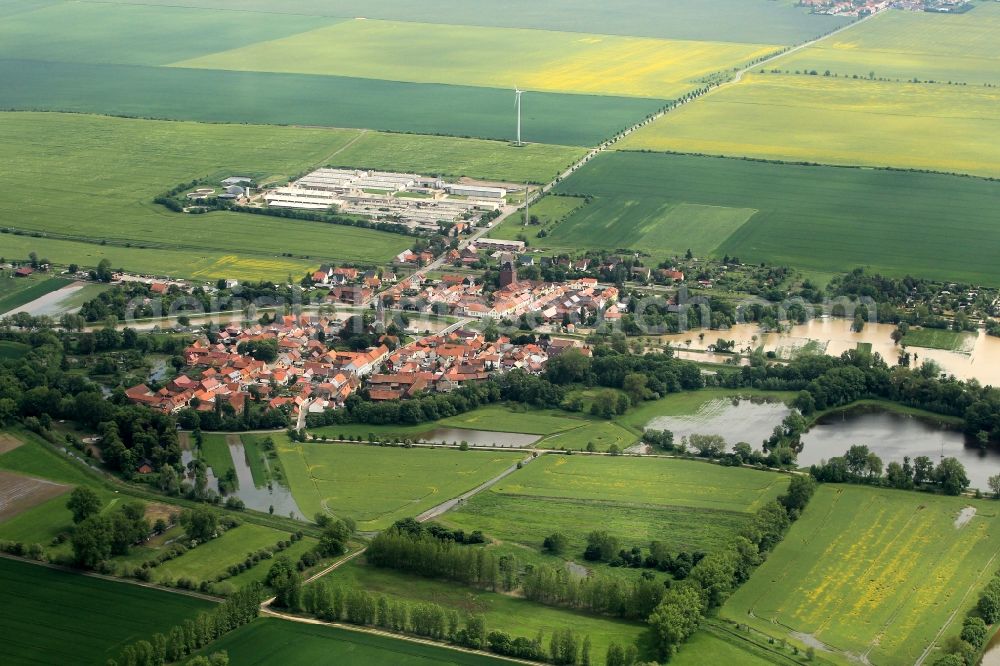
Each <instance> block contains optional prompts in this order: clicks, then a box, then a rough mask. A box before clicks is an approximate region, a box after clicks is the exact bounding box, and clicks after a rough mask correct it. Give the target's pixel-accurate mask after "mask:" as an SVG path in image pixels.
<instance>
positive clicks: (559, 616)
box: [323, 560, 653, 663]
mask: <svg viewBox="0 0 1000 666" xmlns="http://www.w3.org/2000/svg"><path fill="white" fill-rule="evenodd" d="M323 580H325V581H327V582H328V583H331V584H334V585H336V584H338V583H339V584H343V585H346V586H349V587H361V588H364V589H365V590H368V591H369V592H371V593H372V594H374V595H376V596H377V595H383V594H384V595H385V596H386V597H388V598H390V599H400V600H404V601H407V602H410V603H420V602H431V603H435V604H438V605H440V606H444V607H445V608H455V609H457V610H458V611H459V613H466V614H467V613H476V614H480V615H483V616H484V617H485V618H486V631H488V632H489V631H493V630H499V631H504V632H507V633H508V634H510V635H511V636H524V637H526V638H534V637H535V636H536V635H537V634H538V631H539V630H541V631H542V632H544V637H543V643H544V645H545V646H546V647H548V643H549V637H550V636H551V635H552V631H553V630H554V629H561V628H570V629H573V630H574V631H576V632H577V633H579V634H580V635H581V636H583V635H588V636H590V640H591V642H592V651H591V654H592V659H593V660H594V663H602V662H603V660H604V655H605V653H606V652H607V649H608V645H609V644H610V643H611V642H616V643H618V644H619V645H626V644H628V643H633V642H637V643H639V645H640V649H642V650H643V651H644V652H645V653H646V654H647V655H648V656H650V657H652V656H653V655H652V654H650V650H649V640H650V638H651V634H650V631H649V629H648V628H647V627H646V626H644V625H643V624H640V623H634V622H626V621H624V620H618V619H614V618H608V617H595V616H592V615H587V614H586V613H580V612H576V611H571V610H565V609H561V608H553V607H551V606H543V605H541V604H537V603H533V602H531V601H526V600H525V599H521V598H518V597H513V596H508V595H505V594H498V593H496V592H489V591H485V590H476V589H473V588H468V587H464V586H462V585H456V584H454V583H449V582H444V581H436V580H429V579H426V578H419V577H416V576H408V575H406V574H403V573H400V572H398V571H393V570H390V569H377V568H375V567H369V566H367V565H365V564H363V563H361V561H360V560H354V561H352V562H351V563H350V564H348V565H346V566H343V567H340V568H339V569H337V570H336V571H334V572H332V573H331V574H330V575H328V576H326V577H325V578H324V579H323Z"/></svg>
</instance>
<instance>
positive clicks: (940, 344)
mask: <svg viewBox="0 0 1000 666" xmlns="http://www.w3.org/2000/svg"><path fill="white" fill-rule="evenodd" d="M903 342H904V343H905V344H906V345H907V346H909V347H924V348H926V349H944V350H945V351H957V352H971V351H972V348H973V347H974V346H975V344H976V334H975V333H969V332H967V331H950V330H947V329H941V328H914V329H911V330H910V331H909V332H907V334H906V337H905V338H904V339H903Z"/></svg>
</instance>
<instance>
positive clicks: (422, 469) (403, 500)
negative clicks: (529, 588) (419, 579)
mask: <svg viewBox="0 0 1000 666" xmlns="http://www.w3.org/2000/svg"><path fill="white" fill-rule="evenodd" d="M275 442H276V443H277V446H278V454H279V456H280V458H281V464H282V467H283V468H284V470H285V475H286V477H287V480H288V484H289V487H290V488H291V490H292V495H294V497H295V501H296V502H297V503H298V505H299V507H300V508H301V509H302V512H303V513H304V514H305V515H307V516H312V515H314V514H316V513H321V512H325V513H330V514H333V515H335V516H350V517H351V518H354V519H355V520H356V521H357V522H358V526H359V528H360V529H363V530H370V529H381V528H385V527H388V526H389V525H391V524H392V523H393V522H395V521H396V520H399V519H400V518H406V517H415V516H417V515H419V514H420V513H421V512H423V511H426V510H427V509H430V508H432V507H434V506H436V505H438V504H441V503H442V502H445V501H447V500H449V499H452V498H454V497H457V496H458V495H460V494H462V493H463V492H465V491H467V490H471V489H473V488H475V487H476V486H477V485H479V484H480V483H483V482H484V481H487V480H489V479H490V478H492V477H494V476H496V475H497V474H499V473H500V472H502V471H503V470H505V469H506V468H508V467H510V466H511V465H513V464H514V463H515V462H517V461H518V460H520V459H522V458H523V457H524V455H523V454H520V453H506V452H481V451H458V450H454V449H448V450H446V449H399V448H381V447H376V446H355V445H350V444H296V443H290V442H289V441H288V440H287V438H285V437H280V438H279V437H275Z"/></svg>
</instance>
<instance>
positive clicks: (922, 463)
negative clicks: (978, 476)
mask: <svg viewBox="0 0 1000 666" xmlns="http://www.w3.org/2000/svg"><path fill="white" fill-rule="evenodd" d="M809 472H810V474H812V476H813V477H815V478H816V480H818V481H822V482H825V483H866V484H870V485H878V486H887V487H889V488H897V489H899V490H913V489H915V488H918V489H922V490H932V489H937V490H940V491H941V492H943V493H944V494H946V495H960V494H962V493H963V492H965V491H966V490H967V489H968V487H969V484H970V481H969V477H968V475H967V474H966V472H965V466H964V465H962V463H961V462H960V461H959V460H958V459H956V458H944V459H942V460H941V462H940V463H938V464H937V465H936V466H935V465H934V461H933V460H931V459H930V458H929V457H927V456H917V457H916V458H914V459H913V460H912V461H911V460H910V457H909V456H906V457H904V458H903V462H902V463H898V462H891V463H889V464H888V465H886V466H884V467H883V465H882V459H881V458H879V457H878V455H876V454H875V453H874V452H873V451H871V450H870V449H869V448H868V447H867V446H865V445H862V444H856V445H854V446H852V447H851V448H850V449H848V450H847V453H845V454H844V455H843V456H836V457H833V458H830V459H829V460H827V461H826V462H824V463H820V464H818V465H813V466H812V467H810V468H809Z"/></svg>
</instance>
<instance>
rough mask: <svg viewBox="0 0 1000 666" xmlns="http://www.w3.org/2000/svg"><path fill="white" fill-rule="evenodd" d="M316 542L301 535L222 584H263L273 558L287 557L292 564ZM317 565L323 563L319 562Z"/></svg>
mask: <svg viewBox="0 0 1000 666" xmlns="http://www.w3.org/2000/svg"><path fill="white" fill-rule="evenodd" d="M317 543H318V542H317V541H316V539H314V538H312V537H303V538H301V539H300V540H298V541H296V542H295V543H293V544H292V545H291V546H289V547H288V548H286V549H285V550H283V551H281V552H280V553H275V555H274V559H271V560H264V561H262V562H260V563H259V564H257V566H255V567H253V568H251V569H247V570H246V571H244V572H243V573H241V574H238V575H236V576H233V577H232V578H227V579H226V580H225V581H223V584H229V585H232V586H233V588H234V589H239V588H241V587H245V586H247V585H249V584H250V583H260V584H261V585H263V584H264V582H265V579H266V578H267V573H268V571H270V569H271V566H272V565H273V564H274V560H275V559H277V558H279V557H287V558H288V559H289V561H290V562H291V563H292V565H293V566H294V565H295V563H296V562H298V561H299V558H300V557H302V556H303V555H304V554H305V553H307V552H309V551H310V550H312V549H313V548H315V547H316V544H317ZM272 545H273V544H272ZM319 566H323V565H322V564H321V565H319ZM307 575H308V573H307Z"/></svg>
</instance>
